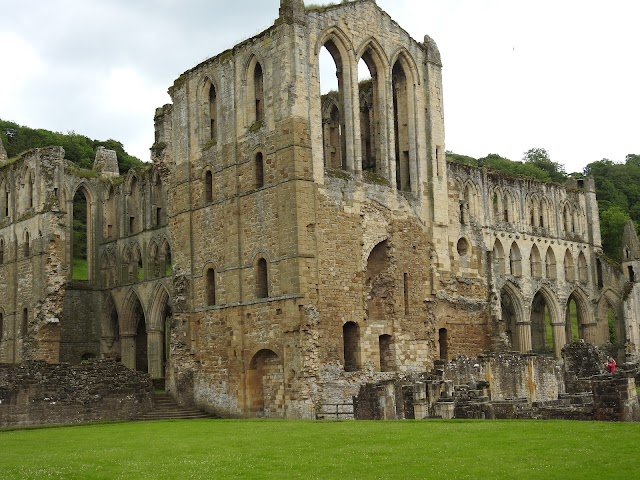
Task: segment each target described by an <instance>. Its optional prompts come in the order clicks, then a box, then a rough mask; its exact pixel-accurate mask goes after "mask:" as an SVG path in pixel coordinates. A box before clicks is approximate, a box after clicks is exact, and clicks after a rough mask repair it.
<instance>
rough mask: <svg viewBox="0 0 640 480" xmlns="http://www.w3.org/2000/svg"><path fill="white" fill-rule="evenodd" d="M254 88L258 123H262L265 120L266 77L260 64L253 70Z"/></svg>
mask: <svg viewBox="0 0 640 480" xmlns="http://www.w3.org/2000/svg"><path fill="white" fill-rule="evenodd" d="M253 86H254V95H255V107H256V108H255V116H256V122H261V121H263V120H264V77H263V74H262V66H261V65H260V64H259V63H256V67H255V69H254V70H253Z"/></svg>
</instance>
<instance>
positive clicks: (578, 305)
mask: <svg viewBox="0 0 640 480" xmlns="http://www.w3.org/2000/svg"><path fill="white" fill-rule="evenodd" d="M591 324H592V315H591V313H590V308H589V301H588V299H587V297H586V295H585V294H584V293H583V292H582V291H581V290H580V289H576V290H574V291H573V292H571V295H569V299H568V300H567V306H566V308H565V330H566V333H565V335H566V340H567V343H571V342H576V341H578V340H580V339H583V340H585V341H587V342H589V343H593V342H592V340H591V338H590V337H591V336H590V334H589V331H588V330H589V328H590V327H589V325H591Z"/></svg>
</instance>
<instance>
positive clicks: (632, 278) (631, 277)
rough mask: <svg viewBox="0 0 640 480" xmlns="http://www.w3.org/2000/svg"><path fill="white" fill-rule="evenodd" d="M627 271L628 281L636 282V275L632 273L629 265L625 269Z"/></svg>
mask: <svg viewBox="0 0 640 480" xmlns="http://www.w3.org/2000/svg"><path fill="white" fill-rule="evenodd" d="M627 270H628V272H629V281H630V282H635V281H636V274H635V272H634V271H633V267H632V266H631V265H629V266H628V267H627Z"/></svg>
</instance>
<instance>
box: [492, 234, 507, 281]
mask: <svg viewBox="0 0 640 480" xmlns="http://www.w3.org/2000/svg"><path fill="white" fill-rule="evenodd" d="M493 264H494V266H495V270H496V271H495V273H496V277H504V276H505V275H506V273H507V268H506V263H505V258H504V247H503V246H502V242H500V240H499V239H497V238H496V242H495V243H494V244H493Z"/></svg>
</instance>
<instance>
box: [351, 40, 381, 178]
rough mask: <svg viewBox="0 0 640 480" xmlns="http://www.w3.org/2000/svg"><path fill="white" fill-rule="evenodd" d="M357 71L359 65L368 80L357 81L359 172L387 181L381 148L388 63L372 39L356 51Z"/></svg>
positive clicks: (377, 44) (375, 41) (379, 47)
mask: <svg viewBox="0 0 640 480" xmlns="http://www.w3.org/2000/svg"><path fill="white" fill-rule="evenodd" d="M357 58H359V62H358V70H359V71H360V69H361V67H360V65H363V67H362V68H363V69H364V70H368V73H369V78H368V79H366V80H360V79H359V80H358V93H359V95H358V99H359V109H358V111H359V112H360V144H361V147H360V150H361V155H362V170H363V171H371V172H376V173H379V174H381V175H383V176H384V177H387V178H388V175H389V168H388V162H389V158H388V152H387V149H386V148H384V145H385V141H386V138H387V132H386V131H385V128H384V126H385V125H386V124H387V122H386V120H387V115H386V111H385V109H384V108H382V106H383V105H386V101H385V99H386V92H385V88H384V85H385V79H386V78H388V70H389V68H388V64H389V61H388V59H387V57H386V55H385V53H384V50H383V49H382V47H381V46H380V44H379V43H378V42H377V40H375V39H374V38H369V39H368V40H366V42H365V44H364V46H363V47H361V48H360V49H359V50H358V55H357Z"/></svg>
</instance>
